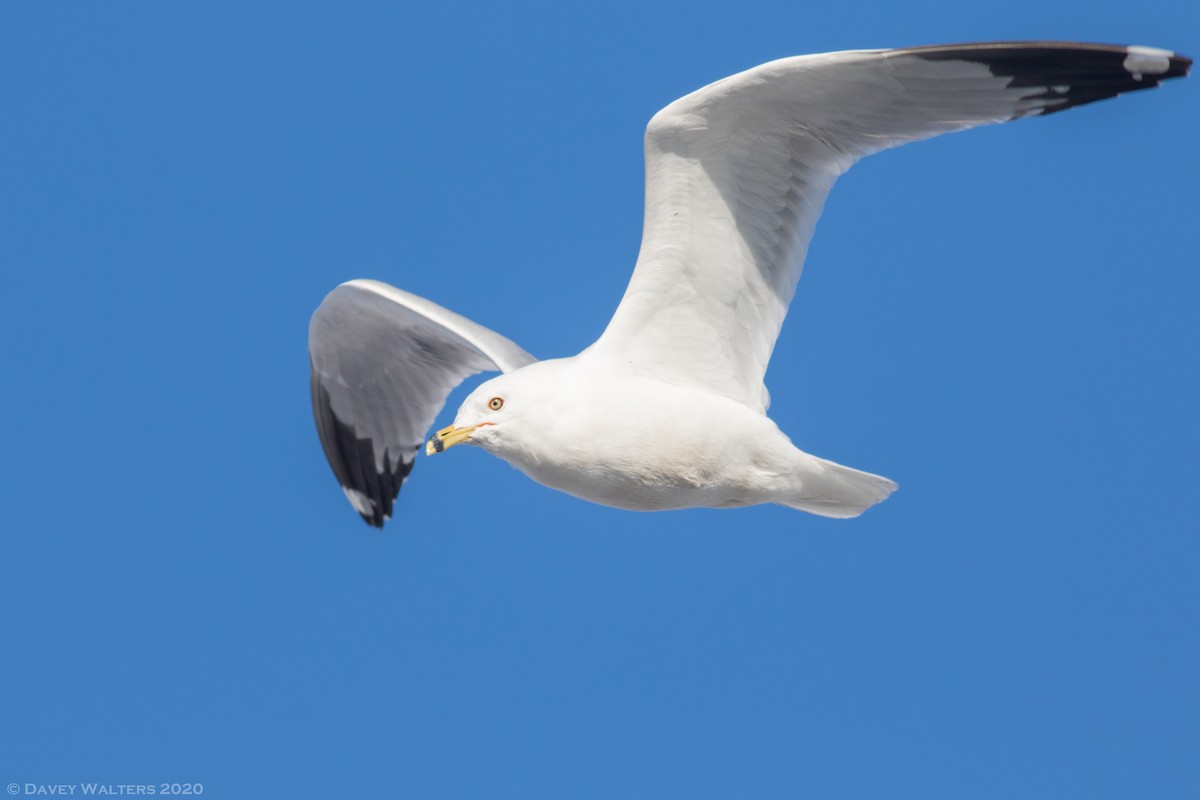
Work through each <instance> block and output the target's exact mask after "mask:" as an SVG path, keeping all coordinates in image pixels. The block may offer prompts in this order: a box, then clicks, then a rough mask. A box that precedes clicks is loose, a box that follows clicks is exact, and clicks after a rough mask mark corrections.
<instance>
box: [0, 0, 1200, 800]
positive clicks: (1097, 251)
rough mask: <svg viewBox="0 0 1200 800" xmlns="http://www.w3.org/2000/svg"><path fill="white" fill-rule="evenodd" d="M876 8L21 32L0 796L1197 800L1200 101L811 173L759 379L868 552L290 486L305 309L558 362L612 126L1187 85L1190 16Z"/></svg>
mask: <svg viewBox="0 0 1200 800" xmlns="http://www.w3.org/2000/svg"><path fill="white" fill-rule="evenodd" d="M417 5H420V10H413V8H415V7H416V6H417ZM439 9H444V10H439ZM900 9H901V6H898V5H897V4H894V3H883V2H878V0H867V1H866V2H862V3H854V4H851V5H845V4H842V5H839V4H837V3H821V4H806V3H778V2H761V1H760V0H739V1H738V2H722V3H707V2H702V3H682V2H677V3H663V2H649V3H615V4H614V3H596V4H590V5H589V6H587V7H586V8H583V7H572V6H571V5H570V4H563V3H557V2H554V3H550V2H547V3H539V4H516V5H513V4H497V3H482V2H456V3H449V4H438V3H427V4H401V3H392V4H362V3H359V4H333V3H329V4H325V5H317V4H312V3H296V2H288V3H258V2H251V3H247V2H238V3H232V2H205V3H162V2H143V3H126V2H102V3H79V2H76V3H21V4H12V3H10V4H5V5H4V7H3V9H0V69H2V70H3V75H4V79H3V81H2V82H0V109H3V111H2V113H0V120H2V121H0V129H2V131H3V134H2V136H0V140H2V141H3V147H2V148H0V159H2V161H0V204H2V205H0V220H2V221H0V225H2V227H3V234H2V235H0V254H2V263H3V269H4V276H5V287H6V288H5V291H4V292H3V293H0V309H2V313H0V335H2V338H3V342H4V344H3V352H4V360H5V370H4V374H5V378H4V384H3V385H4V392H3V398H4V399H3V401H2V402H3V405H4V408H5V409H6V412H5V417H6V420H7V424H6V426H5V428H6V432H5V435H4V441H5V446H4V452H5V454H6V458H5V459H4V461H5V466H4V468H3V469H4V472H3V487H4V489H3V492H4V501H3V507H2V510H0V514H2V517H0V526H2V528H3V535H2V536H0V564H2V565H3V568H2V573H3V577H2V579H0V606H2V608H3V611H2V612H0V652H3V667H2V668H0V674H2V675H3V689H2V690H0V784H7V783H17V784H18V788H19V789H20V791H21V792H22V793H23V792H24V790H25V786H24V785H25V784H26V783H40V784H77V783H80V782H84V781H98V782H102V783H112V784H157V783H158V782H162V781H173V782H190V781H198V782H201V783H202V784H203V785H204V788H205V792H204V794H205V796H206V797H212V798H262V797H411V798H480V797H486V798H613V797H623V798H624V797H630V798H675V797H678V798H708V797H713V798H731V797H738V798H750V797H753V798H801V797H812V798H898V797H903V798H909V797H911V798H921V799H922V800H928V799H929V798H964V797H969V798H973V799H974V798H1014V797H1022V798H1029V797H1034V798H1055V800H1061V798H1084V797H1086V798H1122V799H1125V798H1132V797H1154V798H1156V799H1157V800H1164V799H1166V798H1185V797H1196V796H1198V795H1200V767H1198V763H1200V682H1198V681H1197V675H1200V643H1198V634H1197V631H1198V630H1200V627H1198V626H1197V612H1198V611H1200V588H1198V586H1200V584H1198V582H1197V579H1196V573H1197V565H1198V563H1200V560H1198V559H1200V537H1198V535H1197V533H1198V530H1200V525H1198V524H1197V519H1196V508H1195V504H1196V500H1197V495H1198V490H1197V486H1198V485H1200V467H1198V466H1197V455H1196V454H1197V449H1198V445H1200V421H1198V420H1200V417H1198V416H1197V409H1198V408H1200V387H1198V383H1197V372H1196V358H1197V355H1196V354H1197V352H1198V349H1200V323H1198V322H1197V312H1196V309H1197V306H1198V304H1200V269H1198V267H1200V227H1198V226H1197V222H1196V188H1197V186H1200V157H1198V156H1197V139H1196V136H1197V133H1196V132H1197V129H1198V128H1200V102H1198V101H1197V98H1198V97H1200V78H1197V77H1193V78H1190V79H1187V80H1184V81H1177V82H1174V83H1172V84H1170V85H1167V86H1165V87H1163V88H1161V89H1159V90H1156V91H1154V92H1145V93H1141V94H1139V95H1137V96H1132V97H1125V98H1121V99H1119V100H1116V101H1109V102H1106V103H1102V104H1098V105H1094V106H1089V107H1086V108H1082V109H1078V110H1075V111H1072V112H1068V113H1066V114H1061V115H1055V116H1053V117H1049V118H1046V119H1041V120H1032V121H1027V122H1022V123H1018V124H1015V125H1009V126H1003V127H997V128H990V129H985V130H979V131H973V132H970V133H966V134H961V135H956V136H951V137H944V138H940V139H937V140H935V141H932V142H927V143H923V144H920V145H915V146H912V147H908V148H904V149H902V150H898V151H894V152H890V153H886V154H884V155H882V156H879V157H876V158H872V159H870V160H868V161H866V162H864V163H863V164H860V165H859V166H858V167H856V168H855V170H854V171H852V172H851V173H850V175H849V176H847V177H846V178H845V179H844V180H843V181H842V182H840V183H839V185H838V186H837V188H836V189H835V191H834V193H833V195H832V196H831V198H830V201H829V203H828V205H827V208H826V213H825V217H824V219H823V220H822V223H821V225H820V226H819V228H818V230H817V236H816V239H815V241H814V244H813V248H812V251H811V253H810V258H809V262H808V267H807V269H806V271H805V274H804V277H803V278H802V280H801V283H800V289H799V292H798V294H797V300H796V302H795V304H794V305H793V307H792V314H791V316H790V317H789V319H788V322H787V324H786V325H785V326H784V330H783V335H782V338H781V340H780V343H779V347H778V348H777V350H776V351H775V357H774V360H773V362H772V365H771V369H770V371H769V373H768V376H767V379H768V385H769V387H770V389H771V391H772V394H773V398H774V404H773V407H772V416H773V417H774V418H775V419H776V420H777V421H778V422H779V424H780V426H781V427H782V428H783V429H784V431H786V432H787V433H789V434H790V435H791V436H792V437H793V439H794V440H795V441H796V443H797V444H798V445H800V446H801V447H803V448H804V449H806V450H808V451H810V452H813V453H816V454H818V455H821V456H825V457H828V458H831V459H834V460H836V461H839V462H841V463H844V464H848V465H851V466H855V467H859V468H862V469H867V470H871V471H874V472H879V473H882V474H884V475H887V476H889V477H892V478H894V479H896V480H897V481H899V483H900V485H901V490H900V491H899V492H898V493H897V494H896V495H895V496H894V497H893V498H892V499H890V500H888V501H887V502H886V503H884V504H883V505H881V506H879V507H877V508H875V509H874V510H872V511H870V512H868V513H867V515H866V516H864V517H863V518H861V519H859V520H856V521H850V522H838V521H831V520H824V519H819V518H816V517H812V516H808V515H804V514H800V513H797V512H793V511H789V510H786V509H783V508H776V507H760V508H753V509H746V510H739V511H708V510H698V511H690V512H679V513H666V514H635V513H628V512H620V511H615V510H611V509H606V508H600V507H596V506H592V505H589V504H586V503H584V502H582V501H578V500H575V499H573V498H571V497H567V496H565V495H560V494H557V493H554V492H552V491H550V490H548V489H544V488H542V487H540V486H537V485H536V484H533V483H531V482H530V481H528V480H527V479H525V478H524V477H523V476H521V475H520V474H519V473H517V472H516V471H514V470H512V469H510V468H509V467H507V466H506V465H504V464H503V463H502V462H500V461H497V460H495V459H493V458H491V457H490V456H488V455H486V454H485V453H483V452H481V451H478V450H475V449H472V448H458V449H456V450H454V451H452V452H450V453H448V454H447V455H445V456H441V457H439V458H437V459H425V458H424V457H422V458H421V459H420V460H419V462H418V463H417V468H416V469H415V470H414V472H413V474H412V478H411V481H410V483H409V484H408V485H406V487H405V490H404V492H403V493H402V495H401V497H400V503H399V507H398V518H397V519H396V520H395V521H394V523H393V524H391V525H390V526H389V527H388V528H387V530H386V531H384V532H383V533H382V534H381V533H377V532H375V531H374V530H371V529H369V528H368V527H367V526H365V525H364V524H363V523H362V522H361V521H360V520H359V518H358V516H357V515H356V514H354V513H353V511H352V510H351V508H350V507H349V505H348V504H347V503H346V501H345V499H344V498H343V496H342V493H341V491H339V489H338V487H337V485H336V482H335V481H334V478H333V475H332V473H331V472H330V470H329V467H328V466H327V465H326V463H325V460H324V458H323V456H322V453H321V449H320V446H319V444H318V441H317V437H316V433H315V431H314V427H313V423H312V419H311V414H310V410H309V398H308V358H307V354H306V334H307V325H308V319H309V315H310V314H311V313H312V311H313V309H314V308H315V307H316V305H317V304H318V303H319V302H320V300H321V298H322V297H323V296H324V294H325V293H326V292H327V291H328V290H329V289H331V288H332V287H333V286H335V285H336V284H338V283H339V282H341V281H344V280H347V279H350V278H356V277H372V278H379V279H382V280H386V281H388V282H391V283H394V284H396V285H397V286H400V287H403V288H404V289H407V290H409V291H412V292H416V293H418V294H421V295H424V296H427V297H429V298H431V299H433V300H436V301H439V302H442V303H444V304H446V305H449V306H451V307H453V308H454V309H455V310H457V311H458V312H460V313H462V314H465V315H467V316H469V317H471V318H474V319H476V320H478V321H479V322H481V323H483V324H485V325H489V326H491V327H493V328H495V329H496V330H498V331H500V332H503V333H505V334H506V335H508V336H510V337H512V338H513V339H514V340H516V341H517V342H519V343H520V344H522V345H523V346H524V347H525V348H526V349H528V350H529V351H531V352H532V353H534V354H535V355H538V356H541V357H552V356H561V355H569V354H572V353H575V352H577V351H578V350H579V349H581V348H582V347H584V346H585V345H587V344H588V343H589V342H591V341H592V340H593V339H594V338H595V337H596V336H597V335H598V333H599V332H600V330H601V328H602V326H603V325H604V323H605V322H606V321H607V319H608V317H609V315H610V314H611V312H612V310H613V308H614V307H615V306H616V303H617V301H618V299H619V298H620V296H621V293H622V291H623V289H624V286H625V283H626V280H627V278H628V275H629V272H630V269H631V267H632V264H633V260H634V257H635V254H636V252H637V247H638V243H639V236H640V225H641V215H642V162H641V135H642V129H643V127H644V125H645V123H646V121H647V120H648V119H649V117H650V116H651V114H653V113H654V111H656V110H657V109H658V108H660V107H661V106H662V105H665V104H666V103H667V102H669V101H671V100H672V99H674V98H676V97H678V96H679V95H681V94H684V93H685V92H688V91H690V90H692V89H695V88H697V87H699V86H700V85H702V84H705V83H708V82H710V81H712V80H715V79H717V78H720V77H723V76H725V75H727V74H729V73H732V72H735V71H738V70H741V69H744V68H747V67H750V66H753V65H755V64H757V63H760V62H763V61H766V60H769V59H772V58H777V57H781V56H786V55H795V54H800V53H806V52H821V51H828V50H837V49H845V48H854V47H885V46H900V45H915V44H929V43H941V42H952V41H973V40H981V39H1011V38H1063V39H1081V40H1092V41H1102V42H1117V43H1137V44H1146V45H1153V46H1160V47H1166V48H1170V49H1175V50H1179V51H1181V52H1184V53H1189V54H1191V55H1193V56H1200V5H1198V4H1196V3H1194V2H1191V1H1190V0H1186V1H1185V0H1168V1H1167V2H1162V3H1154V4H1149V5H1144V6H1137V5H1135V4H1130V3H1129V2H1127V1H1126V0H1120V1H1118V0H1087V1H1086V2H1083V1H1080V2H1074V1H1073V0H1070V1H1068V2H1044V1H1043V0H1036V1H1035V0H1016V2H1006V3H990V4H975V3H972V4H966V3H960V2H951V0H944V1H942V2H930V1H927V0H917V2H913V3H905V4H902V10H900ZM461 397H462V393H461V392H460V393H459V394H457V395H456V396H455V397H454V398H452V400H451V403H452V404H453V405H456V404H457V400H459V399H461ZM452 412H453V408H450V409H447V410H446V411H445V412H444V413H443V417H442V418H441V419H442V420H449V418H450V416H451V415H452ZM442 424H445V422H442Z"/></svg>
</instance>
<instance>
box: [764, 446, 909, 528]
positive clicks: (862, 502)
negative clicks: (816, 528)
mask: <svg viewBox="0 0 1200 800" xmlns="http://www.w3.org/2000/svg"><path fill="white" fill-rule="evenodd" d="M805 455H806V456H808V458H810V459H812V462H811V464H809V465H806V466H807V469H805V470H804V479H803V482H802V488H801V490H800V491H799V492H798V493H796V495H794V496H793V497H789V498H787V499H785V500H776V501H775V502H776V503H778V504H779V505H781V506H787V507H788V508H794V509H797V510H798V511H807V512H808V513H810V514H819V515H820V516H822V517H834V518H836V519H848V518H850V517H857V516H858V515H859V514H861V513H862V512H864V511H866V510H867V509H868V508H870V507H871V506H873V505H875V504H876V503H882V502H883V501H884V500H886V499H888V497H889V496H890V495H891V493H892V492H894V491H896V489H897V488H898V484H897V483H896V482H895V481H890V480H888V479H887V478H885V477H883V476H882V475H872V474H871V473H869V472H862V471H861V470H857V469H851V468H850V467H843V466H842V465H841V464H835V463H833V462H832V461H826V460H825V459H823V458H817V457H816V456H811V455H808V454H807V453H805Z"/></svg>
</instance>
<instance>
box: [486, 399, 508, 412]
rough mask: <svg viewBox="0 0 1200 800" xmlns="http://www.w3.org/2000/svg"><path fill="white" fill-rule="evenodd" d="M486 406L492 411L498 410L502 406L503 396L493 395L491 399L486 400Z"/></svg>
mask: <svg viewBox="0 0 1200 800" xmlns="http://www.w3.org/2000/svg"><path fill="white" fill-rule="evenodd" d="M488 408H490V409H491V410H492V411H499V410H500V409H502V408H504V398H503V397H493V398H492V399H491V400H488Z"/></svg>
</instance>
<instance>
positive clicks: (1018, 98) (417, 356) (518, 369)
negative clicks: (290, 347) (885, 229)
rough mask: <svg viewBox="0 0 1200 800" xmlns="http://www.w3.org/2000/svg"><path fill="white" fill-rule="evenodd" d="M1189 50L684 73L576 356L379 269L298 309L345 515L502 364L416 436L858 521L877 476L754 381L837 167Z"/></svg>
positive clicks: (1171, 74)
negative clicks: (628, 248)
mask: <svg viewBox="0 0 1200 800" xmlns="http://www.w3.org/2000/svg"><path fill="white" fill-rule="evenodd" d="M1190 66H1191V60H1190V59H1188V58H1186V57H1184V56H1179V55H1176V54H1175V53H1172V52H1171V51H1168V50H1160V49H1157V48H1151V47H1140V46H1120V45H1102V44H1086V43H1072V42H984V43H976V44H958V45H937V46H932V47H910V48H900V49H894V50H853V51H845V52H838V53H822V54H818V55H811V56H796V57H793V58H785V59H780V60H778V61H772V62H769V63H766V64H762V65H760V66H757V67H754V68H752V69H749V70H747V71H745V72H742V73H739V74H737V75H732V76H730V77H728V78H724V79H722V80H719V81H717V82H715V83H712V84H709V85H708V86H705V87H702V88H700V89H698V90H696V91H695V92H692V93H691V94H688V95H685V96H684V97H681V98H679V99H678V100H676V101H674V102H673V103H670V104H669V105H667V106H666V107H665V108H663V109H662V110H661V111H659V112H658V113H657V114H655V115H654V117H653V119H651V120H650V123H649V124H648V125H647V127H646V136H645V163H646V209H645V222H644V226H643V233H642V246H641V250H640V252H639V254H638V259H637V263H636V264H635V265H634V270H633V275H632V277H631V279H630V281H629V285H628V287H627V288H626V291H625V295H624V297H623V298H622V299H621V302H620V304H619V305H618V307H617V309H616V312H615V313H614V314H613V317H612V319H611V320H610V321H609V323H608V325H607V327H606V328H605V329H604V331H603V333H602V334H601V335H600V337H599V339H597V340H596V341H595V342H594V343H593V344H592V345H591V346H590V347H588V348H587V349H586V350H585V351H584V352H582V353H580V354H579V355H577V356H574V357H571V358H563V359H556V360H551V361H542V362H539V361H538V360H537V359H536V358H534V357H533V356H531V355H530V354H529V353H527V352H525V350H523V349H522V348H521V347H520V346H518V345H517V344H515V343H514V342H512V341H510V340H508V339H506V338H505V337H504V336H501V335H500V334H498V333H496V332H495V331H491V330H489V329H487V328H485V327H483V326H482V325H479V324H478V323H475V322H472V321H471V320H468V319H465V318H464V317H461V316H459V315H458V314H455V313H454V312H453V311H450V310H449V309H446V308H443V307H442V306H440V305H438V304H436V303H433V302H431V301H429V300H427V299H425V298H422V297H418V296H416V295H413V294H409V293H408V292H405V291H403V290H401V289H397V288H395V287H393V286H389V285H387V284H385V283H380V282H378V281H372V280H352V281H349V282H347V283H344V284H342V285H341V286H338V287H337V288H335V289H334V290H333V291H332V292H330V293H329V295H328V296H327V297H326V298H325V300H324V301H323V302H322V303H321V305H320V307H319V308H318V309H317V311H316V312H315V313H314V314H313V317H312V322H311V324H310V326H309V355H310V358H311V362H312V382H311V386H312V402H313V415H314V418H315V420H316V424H317V432H318V435H319V437H320V440H321V445H322V447H323V449H324V451H325V455H326V458H327V459H328V461H329V464H330V466H331V467H332V468H333V472H334V475H335V476H336V477H337V479H338V482H339V483H340V484H341V486H342V489H343V491H345V493H346V497H347V498H348V499H349V501H350V503H351V504H352V505H353V506H354V508H355V510H356V511H358V513H359V514H361V515H362V517H363V519H364V520H366V521H367V522H368V523H369V524H371V525H375V526H378V527H382V526H383V524H384V522H385V521H386V520H388V519H390V518H391V516H392V511H393V501H394V500H395V498H396V496H397V494H398V493H399V491H400V487H401V485H402V484H403V483H404V481H405V479H406V478H407V476H408V474H409V472H410V471H411V470H412V468H413V463H414V459H415V457H416V455H417V454H418V453H419V451H420V450H421V446H422V442H423V440H424V438H425V434H426V431H428V429H429V428H430V426H431V425H432V424H433V421H434V419H435V417H436V416H437V414H438V412H439V410H440V409H441V407H442V405H443V404H444V402H445V399H446V397H447V395H448V394H449V393H450V391H451V390H452V389H453V388H454V387H455V386H457V385H458V384H459V383H460V382H461V381H462V380H463V379H465V378H467V377H469V376H471V375H474V374H476V373H478V372H484V371H488V370H493V371H499V372H502V373H505V374H503V375H501V376H499V377H497V378H494V379H492V380H490V381H487V382H485V383H483V384H481V385H480V386H479V387H478V388H477V389H476V390H475V391H474V392H473V393H472V394H471V395H470V396H469V397H468V398H467V400H466V401H465V402H464V403H463V405H462V407H461V408H460V409H459V411H458V414H457V416H456V418H455V422H454V424H453V425H450V426H448V427H446V428H444V429H442V430H440V431H437V432H436V434H435V435H434V436H433V438H432V439H430V440H429V442H428V444H427V446H426V452H427V453H429V454H434V453H439V452H442V451H444V450H446V449H448V448H451V447H454V446H456V445H459V444H464V443H466V444H472V445H476V446H479V447H482V448H484V449H486V450H488V451H489V452H491V453H493V454H494V455H496V456H498V457H500V458H502V459H504V460H505V461H507V462H508V463H510V464H511V465H513V466H514V467H516V468H517V469H519V470H521V471H522V472H524V473H525V474H526V475H528V476H529V477H531V478H533V479H534V480H535V481H538V482H539V483H542V484H545V485H546V486H550V487H553V488H555V489H559V490H561V491H564V492H567V493H569V494H572V495H575V496H576V497H580V498H583V499H585V500H591V501H593V502H596V503H602V504H604V505H609V506H616V507H618V508H625V509H634V510H668V509H677V508H692V507H697V506H703V507H715V508H730V507H736V506H745V505H751V504H756V503H779V504H782V505H785V506H788V507H790V508H795V509H799V510H802V511H808V512H811V513H815V514H821V515H824V516H832V517H852V516H856V515H858V514H860V513H861V512H862V511H863V510H864V509H866V508H869V507H870V506H872V505H874V504H875V503H878V502H879V501H881V500H883V499H885V498H886V497H887V496H888V495H890V494H891V493H892V491H893V490H895V488H896V484H895V483H893V482H892V481H890V480H888V479H887V478H883V477H880V476H878V475H872V474H870V473H867V472H861V471H859V470H855V469H851V468H849V467H844V466H841V465H839V464H835V463H833V462H831V461H826V460H824V459H821V458H817V457H815V456H812V455H809V454H807V453H805V452H803V451H802V450H800V449H798V448H797V447H795V446H794V445H793V444H792V443H791V441H790V440H789V439H788V437H787V436H786V435H784V433H783V432H782V431H780V430H779V428H778V427H777V426H776V425H775V423H774V422H772V421H771V420H770V418H769V417H768V416H767V407H768V405H769V395H768V393H767V390H766V387H765V385H764V383H763V380H764V375H765V373H766V369H767V363H768V361H769V360H770V358H771V352H772V350H773V349H774V346H775V340H776V338H777V336H778V335H779V330H780V326H781V325H782V323H783V319H784V317H785V315H786V314H787V311H788V307H789V305H790V303H791V300H792V295H793V293H794V291H795V288H796V283H797V281H798V279H799V277H800V271H801V267H802V265H803V263H804V257H805V254H806V253H807V250H808V245H809V241H810V240H811V238H812V235H813V231H814V229H815V226H816V223H817V219H818V218H819V217H820V214H821V209H822V207H823V205H824V202H825V198H826V196H827V195H828V193H829V191H830V189H831V188H832V187H833V185H834V183H835V182H836V180H837V179H838V177H839V176H840V175H842V174H843V173H844V172H845V171H846V170H848V169H849V168H850V167H851V166H852V165H853V164H855V163H856V162H857V161H859V160H861V159H863V158H866V157H867V156H870V155H872V154H873V153H877V152H880V151H882V150H886V149H889V148H892V147H899V146H901V145H904V144H907V143H909V142H916V141H920V140H922V139H928V138H931V137H934V136H939V135H941V134H945V133H952V132H955V131H963V130H967V129H969V128H973V127H977V126H980V125H989V124H996V123H1004V122H1009V121H1012V120H1017V119H1021V118H1024V117H1030V116H1038V115H1044V114H1051V113H1056V112H1059V111H1064V110H1067V109H1070V108H1074V107H1075V106H1080V105H1084V104H1087V103H1091V102H1094V101H1096V100H1103V99H1105V98H1110V97H1116V96H1117V95H1120V94H1124V93H1127V92H1135V91H1138V90H1142V89H1149V88H1153V87H1155V86H1157V85H1159V84H1160V83H1161V82H1163V81H1165V80H1168V79H1171V78H1178V77H1182V76H1184V75H1186V74H1187V73H1188V70H1189V68H1190ZM1136 144H1137V145H1138V146H1144V141H1139V142H1137V143H1136ZM1113 146H1114V148H1117V147H1123V146H1130V145H1129V143H1127V142H1114V144H1113ZM1116 157H1119V154H1117V156H1116ZM1036 177H1037V178H1039V179H1043V180H1053V176H1052V175H1048V176H1036ZM897 260H900V259H897ZM888 267H889V268H894V267H893V265H888Z"/></svg>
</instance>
